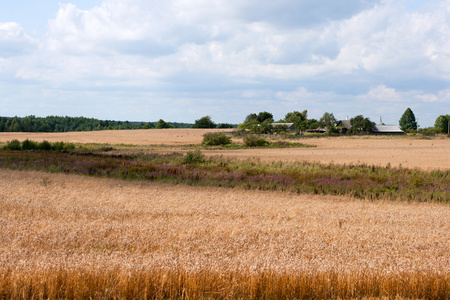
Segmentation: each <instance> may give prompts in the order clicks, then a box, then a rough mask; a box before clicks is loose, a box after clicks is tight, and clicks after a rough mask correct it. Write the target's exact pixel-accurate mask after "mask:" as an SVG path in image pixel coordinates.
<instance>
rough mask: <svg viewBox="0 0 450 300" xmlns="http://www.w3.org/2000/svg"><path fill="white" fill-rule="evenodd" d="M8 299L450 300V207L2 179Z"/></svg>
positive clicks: (1, 261)
mask: <svg viewBox="0 0 450 300" xmlns="http://www.w3.org/2000/svg"><path fill="white" fill-rule="evenodd" d="M0 212H1V213H0V224H1V227H2V230H1V233H0V241H1V242H0V247H1V248H0V269H1V271H0V298H23V299H29V298H41V299H47V298H49V299H56V298H77V299H86V298H94V299H110V298H122V299H129V298H152V299H165V298H186V299H190V298H192V299H204V298H217V299H230V298H245V299H259V298H271V299H273V298H305V299H306V298H308V299H316V298H364V297H387V298H395V297H397V298H427V299H433V298H434V299H448V297H449V290H450V253H449V251H448V249H450V234H449V232H450V221H449V220H450V207H449V206H448V205H444V204H436V203H404V202H383V201H379V202H369V201H361V200H353V199H351V198H345V197H333V196H310V195H297V194H290V193H283V192H267V191H266V192H261V191H246V190H234V189H221V188H210V187H192V186H182V185H168V184H162V183H150V182H136V181H123V180H114V179H105V178H92V177H83V176H75V175H64V174H49V173H40V172H34V171H12V170H0Z"/></svg>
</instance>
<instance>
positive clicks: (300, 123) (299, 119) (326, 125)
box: [239, 108, 450, 133]
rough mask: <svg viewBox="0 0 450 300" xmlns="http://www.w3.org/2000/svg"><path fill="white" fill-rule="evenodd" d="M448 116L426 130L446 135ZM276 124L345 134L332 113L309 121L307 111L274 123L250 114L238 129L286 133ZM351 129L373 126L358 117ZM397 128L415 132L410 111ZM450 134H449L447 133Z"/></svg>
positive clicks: (362, 130)
mask: <svg viewBox="0 0 450 300" xmlns="http://www.w3.org/2000/svg"><path fill="white" fill-rule="evenodd" d="M449 122H450V115H440V116H439V117H438V118H437V119H436V122H435V125H434V128H432V129H428V130H431V131H434V132H437V133H448V132H449V131H450V123H449ZM276 123H293V124H294V126H295V129H296V131H297V132H302V131H307V130H309V129H313V130H314V129H317V128H323V129H326V130H327V131H328V133H337V132H347V131H348V129H347V128H344V127H337V125H338V120H336V118H335V116H334V115H333V113H329V112H325V113H324V114H323V115H322V117H321V118H320V119H319V120H316V119H309V118H308V111H307V110H304V111H302V112H299V111H293V112H289V113H287V114H286V115H285V117H284V119H281V120H279V121H274V118H273V115H272V114H271V113H269V112H266V111H263V112H260V113H258V114H256V113H252V114H249V115H247V116H246V118H245V120H244V122H243V123H241V124H240V125H239V128H241V129H246V130H249V131H250V132H251V133H277V132H282V131H286V127H283V126H274V125H275V124H276ZM350 125H351V129H350V130H349V131H348V133H367V132H371V131H372V129H373V127H374V126H375V122H372V121H371V120H370V119H369V118H366V117H364V116H363V115H358V116H355V117H353V118H351V119H350ZM399 126H400V128H401V129H402V130H403V131H404V132H416V131H417V130H418V125H417V120H416V117H415V115H414V113H413V111H412V110H411V108H407V109H406V110H405V112H404V113H403V115H402V117H401V118H400V120H399ZM449 133H450V132H449Z"/></svg>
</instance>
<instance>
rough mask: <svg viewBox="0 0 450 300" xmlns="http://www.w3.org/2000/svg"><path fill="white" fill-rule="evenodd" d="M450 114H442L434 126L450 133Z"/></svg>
mask: <svg viewBox="0 0 450 300" xmlns="http://www.w3.org/2000/svg"><path fill="white" fill-rule="evenodd" d="M448 122H450V115H440V116H439V117H437V119H436V121H435V122H434V128H436V130H437V131H438V132H440V133H449V132H448V131H449V128H448V126H449V124H448Z"/></svg>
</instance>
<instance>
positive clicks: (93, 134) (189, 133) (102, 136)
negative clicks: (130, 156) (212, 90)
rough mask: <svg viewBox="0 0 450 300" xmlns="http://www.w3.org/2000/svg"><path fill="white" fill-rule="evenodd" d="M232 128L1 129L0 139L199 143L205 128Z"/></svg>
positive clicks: (144, 143)
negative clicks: (33, 130)
mask: <svg viewBox="0 0 450 300" xmlns="http://www.w3.org/2000/svg"><path fill="white" fill-rule="evenodd" d="M231 130H232V129H178V128H177V129H151V130H145V129H139V130H104V131H83V132H55V133H29V132H0V142H7V141H10V140H12V139H19V140H25V139H30V140H34V141H38V142H41V141H43V140H47V141H49V142H58V141H62V142H67V143H82V144H91V143H98V144H111V145H117V144H126V145H143V146H147V145H170V146H177V145H191V144H200V143H201V142H202V140H203V135H204V134H205V133H207V132H230V131H231Z"/></svg>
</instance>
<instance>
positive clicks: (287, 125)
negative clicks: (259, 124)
mask: <svg viewBox="0 0 450 300" xmlns="http://www.w3.org/2000/svg"><path fill="white" fill-rule="evenodd" d="M270 125H272V127H273V128H274V129H275V128H276V127H278V126H283V127H285V128H286V131H287V132H296V131H297V130H296V129H295V125H294V123H272V124H270Z"/></svg>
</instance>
